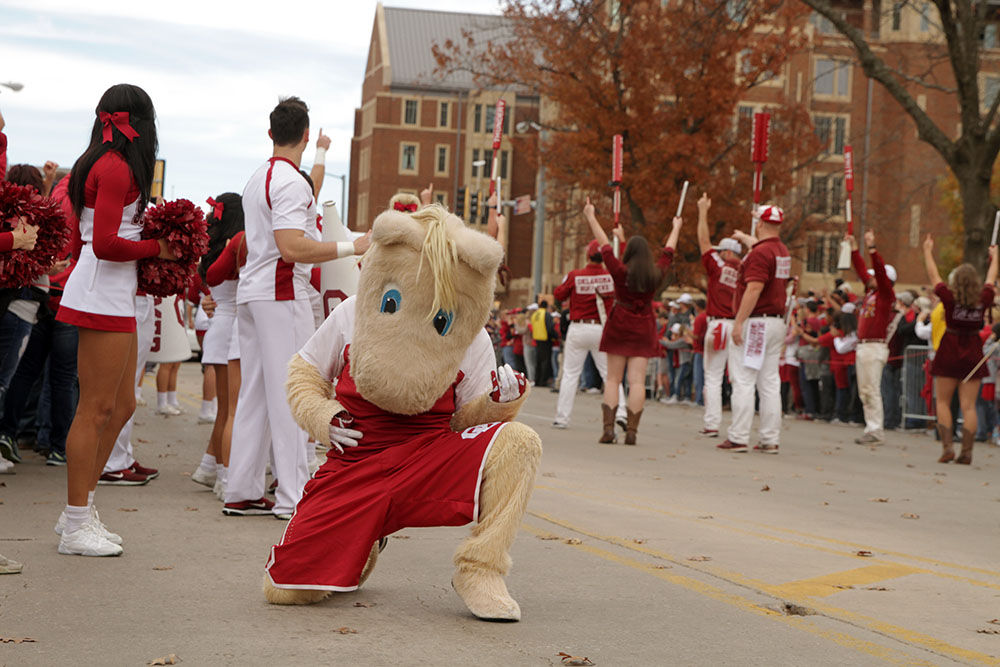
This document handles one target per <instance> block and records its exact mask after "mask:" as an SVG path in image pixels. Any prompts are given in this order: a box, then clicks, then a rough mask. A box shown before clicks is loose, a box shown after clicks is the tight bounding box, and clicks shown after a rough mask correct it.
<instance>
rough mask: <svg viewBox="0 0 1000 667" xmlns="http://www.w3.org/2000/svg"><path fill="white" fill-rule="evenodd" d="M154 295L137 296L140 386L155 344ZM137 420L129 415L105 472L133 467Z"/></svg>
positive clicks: (136, 385) (136, 360)
mask: <svg viewBox="0 0 1000 667" xmlns="http://www.w3.org/2000/svg"><path fill="white" fill-rule="evenodd" d="M153 320H154V318H153V297H151V296H137V297H135V335H136V339H137V343H136V345H137V347H136V355H135V384H134V385H133V387H138V386H139V380H140V379H142V374H143V372H144V371H145V370H146V360H147V359H149V348H150V347H152V345H153ZM134 422H135V415H134V414H133V415H132V416H131V417H129V420H128V421H127V422H125V426H123V427H122V430H121V431H120V432H119V433H118V438H117V439H116V440H115V447H114V449H112V450H111V456H109V457H108V462H107V463H105V464H104V472H118V471H119V470H125V469H126V468H131V467H132V464H134V463H135V456H134V455H133V454H132V426H133V423H134Z"/></svg>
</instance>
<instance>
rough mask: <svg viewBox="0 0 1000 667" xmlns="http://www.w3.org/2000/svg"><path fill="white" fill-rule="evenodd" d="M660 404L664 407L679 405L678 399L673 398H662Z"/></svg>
mask: <svg viewBox="0 0 1000 667" xmlns="http://www.w3.org/2000/svg"><path fill="white" fill-rule="evenodd" d="M660 403H663V404H664V405H677V397H676V396H671V397H670V398H663V397H662V396H661V397H660Z"/></svg>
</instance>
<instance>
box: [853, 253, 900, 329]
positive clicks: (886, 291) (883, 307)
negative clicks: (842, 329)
mask: <svg viewBox="0 0 1000 667" xmlns="http://www.w3.org/2000/svg"><path fill="white" fill-rule="evenodd" d="M871 257H872V269H873V270H874V271H875V289H870V290H867V291H866V292H865V296H864V298H863V299H862V300H861V307H860V308H859V309H858V340H860V341H862V342H863V341H866V340H883V339H885V334H886V331H887V330H888V328H889V323H890V322H892V318H893V316H894V315H895V312H894V311H893V307H892V306H893V304H894V303H895V302H896V293H895V292H893V291H892V281H891V280H889V276H887V275H886V273H885V262H884V261H882V256H881V255H879V254H878V253H877V252H873V253H872V254H871ZM851 262H852V263H853V264H854V271H855V272H856V273H857V274H858V278H860V279H861V283H862V284H866V283H867V282H868V279H869V278H870V276H869V275H868V269H867V268H865V260H864V258H862V257H861V253H860V252H858V251H857V250H855V251H854V252H853V253H851Z"/></svg>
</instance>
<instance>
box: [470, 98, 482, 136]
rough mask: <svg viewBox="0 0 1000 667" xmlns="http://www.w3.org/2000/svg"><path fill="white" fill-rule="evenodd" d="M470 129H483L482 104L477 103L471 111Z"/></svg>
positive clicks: (476, 130)
mask: <svg viewBox="0 0 1000 667" xmlns="http://www.w3.org/2000/svg"><path fill="white" fill-rule="evenodd" d="M472 131H473V132H482V131H483V105H482V104H477V105H476V106H475V107H474V111H473V113H472Z"/></svg>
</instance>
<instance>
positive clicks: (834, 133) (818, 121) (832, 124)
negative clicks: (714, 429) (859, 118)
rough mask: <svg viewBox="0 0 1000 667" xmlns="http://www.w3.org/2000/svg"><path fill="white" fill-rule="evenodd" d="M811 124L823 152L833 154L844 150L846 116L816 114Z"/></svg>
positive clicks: (838, 153) (839, 153)
mask: <svg viewBox="0 0 1000 667" xmlns="http://www.w3.org/2000/svg"><path fill="white" fill-rule="evenodd" d="M813 126H814V127H815V128H816V136H817V137H818V138H819V143H820V146H821V148H822V150H823V152H825V153H831V154H833V155H841V154H842V153H843V152H844V145H845V144H846V143H847V117H846V116H820V115H816V116H813Z"/></svg>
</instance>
